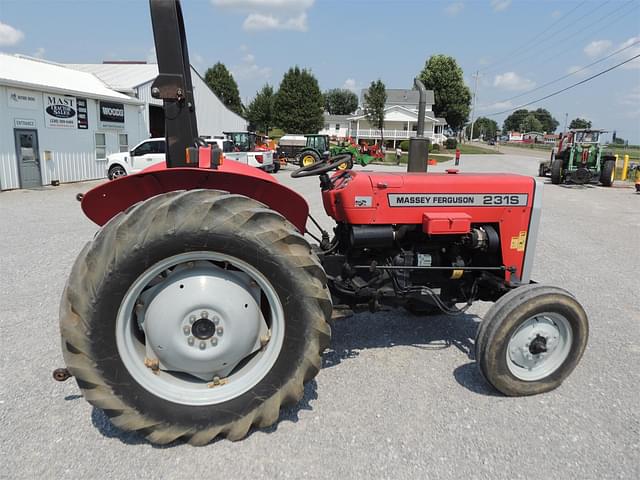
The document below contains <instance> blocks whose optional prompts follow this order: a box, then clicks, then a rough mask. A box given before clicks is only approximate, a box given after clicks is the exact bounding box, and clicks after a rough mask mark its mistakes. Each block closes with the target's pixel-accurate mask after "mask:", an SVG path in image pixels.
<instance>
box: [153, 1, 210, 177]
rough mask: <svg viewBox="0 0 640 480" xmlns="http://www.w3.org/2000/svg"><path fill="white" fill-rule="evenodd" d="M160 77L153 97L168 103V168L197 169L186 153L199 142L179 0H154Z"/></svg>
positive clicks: (156, 81)
mask: <svg viewBox="0 0 640 480" xmlns="http://www.w3.org/2000/svg"><path fill="white" fill-rule="evenodd" d="M149 6H150V8H151V22H152V24H153V37H154V40H155V45H156V57H157V59H158V73H159V75H158V77H157V78H156V79H155V81H154V82H153V85H152V86H151V95H152V96H153V97H154V98H158V99H162V100H163V104H164V118H165V120H164V124H165V138H166V142H167V149H166V156H167V167H169V168H173V167H187V166H193V165H189V164H188V163H187V159H186V155H185V150H186V148H187V147H193V146H194V145H195V143H196V142H197V141H198V125H197V122H196V110H195V101H194V99H193V84H192V83H191V65H190V63H189V51H188V48H187V37H186V35H185V29H184V20H183V17H182V8H181V7H180V1H179V0H150V1H149Z"/></svg>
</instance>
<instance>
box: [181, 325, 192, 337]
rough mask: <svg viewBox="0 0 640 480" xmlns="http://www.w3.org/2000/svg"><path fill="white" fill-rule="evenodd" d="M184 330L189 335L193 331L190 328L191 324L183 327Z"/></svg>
mask: <svg viewBox="0 0 640 480" xmlns="http://www.w3.org/2000/svg"><path fill="white" fill-rule="evenodd" d="M182 331H183V332H184V334H185V335H189V333H190V332H191V329H190V328H189V325H185V326H184V327H182Z"/></svg>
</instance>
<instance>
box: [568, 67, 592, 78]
mask: <svg viewBox="0 0 640 480" xmlns="http://www.w3.org/2000/svg"><path fill="white" fill-rule="evenodd" d="M583 68H584V67H581V66H580V65H572V66H570V67H569V68H567V74H570V75H572V74H574V73H577V72H580V76H581V77H584V76H585V75H586V74H587V73H589V69H588V68H585V69H584V70H582V69H583Z"/></svg>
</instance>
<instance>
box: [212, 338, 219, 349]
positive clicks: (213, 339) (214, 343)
mask: <svg viewBox="0 0 640 480" xmlns="http://www.w3.org/2000/svg"><path fill="white" fill-rule="evenodd" d="M211 345H213V346H214V347H215V346H216V345H218V339H217V338H216V337H213V338H212V339H211Z"/></svg>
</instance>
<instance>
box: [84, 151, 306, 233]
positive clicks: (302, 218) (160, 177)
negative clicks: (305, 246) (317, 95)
mask: <svg viewBox="0 0 640 480" xmlns="http://www.w3.org/2000/svg"><path fill="white" fill-rule="evenodd" d="M200 188H208V189H215V190H224V191H226V192H229V193H235V194H239V195H244V196H246V197H249V198H253V199H254V200H257V201H259V202H262V203H264V204H265V205H267V206H269V207H270V208H272V209H273V210H275V211H277V212H279V213H280V214H282V215H283V216H284V217H285V218H286V219H287V220H289V221H290V222H291V223H292V224H293V225H295V226H296V227H297V228H298V230H299V231H300V232H303V233H304V232H305V231H306V227H305V225H306V222H307V215H308V214H309V205H308V204H307V202H306V200H305V199H304V198H303V197H302V196H301V195H299V194H298V193H296V192H294V191H293V190H291V189H290V188H287V187H285V186H284V185H281V184H280V183H278V181H277V180H275V179H274V178H273V177H272V176H271V175H269V174H267V173H265V172H263V171H262V170H258V169H257V168H254V167H250V166H248V165H245V164H242V163H239V162H235V161H232V160H227V159H225V161H224V164H223V165H221V166H220V167H219V168H218V170H207V169H200V168H171V169H168V168H166V166H165V164H164V163H162V164H159V165H154V166H153V167H151V168H148V169H146V170H144V171H143V172H141V173H138V174H135V175H129V176H126V177H122V178H119V179H117V180H113V181H111V182H107V183H103V184H102V185H98V186H97V187H95V188H93V189H92V190H90V191H88V192H87V193H86V194H85V195H84V197H83V198H82V210H83V211H84V213H85V215H86V216H87V217H89V218H90V219H91V220H92V221H93V222H95V223H96V224H98V225H100V226H102V225H104V224H105V223H107V222H108V221H109V220H110V219H111V218H113V217H114V216H115V215H117V214H118V213H120V212H123V211H124V210H126V209H127V208H129V207H130V206H131V205H134V204H135V203H138V202H141V201H143V200H146V199H148V198H151V197H153V196H156V195H160V194H161V193H166V192H172V191H176V190H194V189H200Z"/></svg>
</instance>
